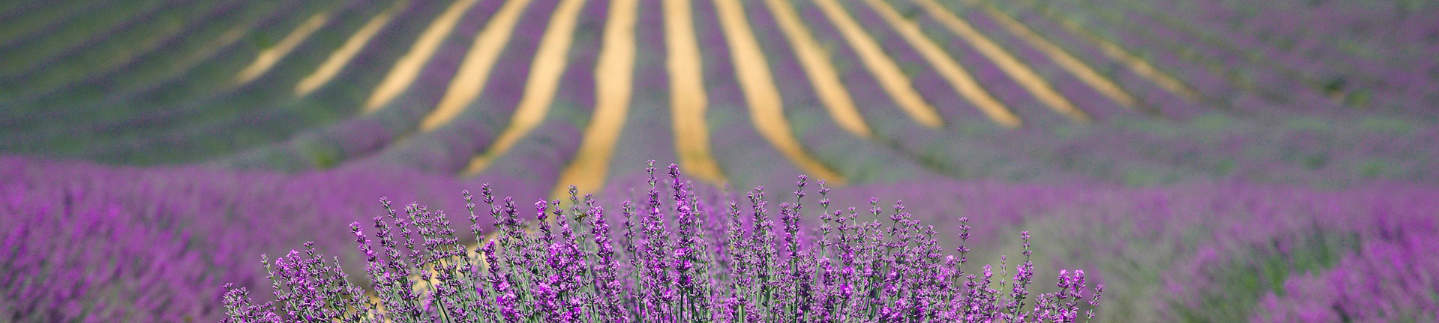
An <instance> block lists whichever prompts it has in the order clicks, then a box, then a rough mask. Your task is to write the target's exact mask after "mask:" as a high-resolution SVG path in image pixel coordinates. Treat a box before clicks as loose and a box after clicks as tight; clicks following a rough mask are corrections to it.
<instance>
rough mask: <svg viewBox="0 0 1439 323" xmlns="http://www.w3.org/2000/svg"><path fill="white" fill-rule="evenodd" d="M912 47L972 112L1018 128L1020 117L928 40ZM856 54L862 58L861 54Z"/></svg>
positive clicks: (878, 79) (1000, 123) (1008, 126)
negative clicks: (977, 111) (967, 104)
mask: <svg viewBox="0 0 1439 323" xmlns="http://www.w3.org/2000/svg"><path fill="white" fill-rule="evenodd" d="M841 13H843V12H841ZM850 21H851V24H853V20H850ZM912 44H913V45H914V46H915V49H916V50H917V51H918V52H919V53H920V55H922V56H924V59H925V60H926V61H929V64H930V65H932V66H933V67H934V69H935V73H938V74H939V75H940V76H941V77H944V79H945V80H947V81H949V84H950V86H952V87H954V90H955V92H957V93H959V95H960V96H961V97H963V98H964V99H965V100H967V101H969V103H971V104H974V106H975V108H977V109H979V111H980V112H983V113H984V114H985V116H987V117H989V119H990V120H991V121H994V122H995V123H997V124H999V125H1001V126H1004V127H1006V128H1017V127H1019V126H1020V124H1021V121H1020V119H1019V116H1017V115H1015V114H1014V112H1012V111H1010V110H1009V108H1007V107H1005V106H1004V103H1001V102H999V100H998V99H995V98H994V96H992V95H990V94H989V92H988V91H985V89H984V87H983V86H981V85H980V84H979V82H978V81H975V79H974V76H972V75H970V74H969V71H966V70H965V69H964V67H963V66H961V65H959V62H956V61H955V60H954V58H952V57H950V56H949V54H946V53H945V52H944V50H943V49H940V48H939V46H938V45H935V44H934V43H933V42H929V41H927V40H926V41H922V42H914V43H912ZM875 46H876V48H874V50H880V49H879V48H878V47H877V46H878V45H875ZM856 52H859V50H858V48H856ZM859 54H861V55H862V53H859ZM876 80H877V81H883V80H882V78H876ZM881 87H883V83H881Z"/></svg>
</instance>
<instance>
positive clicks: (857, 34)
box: [815, 0, 944, 128]
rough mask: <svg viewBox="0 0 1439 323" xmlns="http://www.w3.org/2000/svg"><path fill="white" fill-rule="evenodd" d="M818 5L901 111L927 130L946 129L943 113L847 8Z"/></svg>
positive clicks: (824, 0)
mask: <svg viewBox="0 0 1439 323" xmlns="http://www.w3.org/2000/svg"><path fill="white" fill-rule="evenodd" d="M815 4H817V5H819V8H820V10H821V11H824V14H825V16H826V17H829V21H830V22H832V23H834V25H835V27H837V28H838V29H839V32H840V34H841V35H843V36H844V39H845V42H847V43H849V46H850V47H851V48H854V51H855V53H857V54H859V58H860V61H862V62H863V63H864V67H865V68H867V69H868V70H869V72H870V73H871V74H874V77H875V79H876V80H878V81H879V84H880V86H881V87H882V88H884V91H885V92H886V93H888V94H889V96H890V97H891V98H893V99H894V101H895V103H896V104H898V105H899V108H900V109H903V110H904V112H905V113H908V114H909V117H910V118H913V119H914V120H915V121H917V122H919V123H920V124H922V125H924V126H926V127H930V128H938V127H941V126H943V125H944V120H943V119H942V118H940V116H939V113H938V112H935V109H934V107H933V106H931V105H930V104H929V103H928V102H925V101H924V97H923V96H921V95H920V94H919V91H917V90H915V89H914V86H913V85H911V84H910V81H909V77H908V76H906V75H905V74H904V72H903V71H902V70H900V68H899V64H896V63H895V62H894V60H893V59H890V58H889V55H886V54H885V53H884V49H882V48H881V47H880V46H879V43H877V42H875V41H874V39H873V38H870V37H869V35H868V34H865V32H864V29H863V27H860V25H859V23H858V22H855V21H854V18H851V17H850V16H849V13H846V12H845V9H844V5H841V4H839V3H838V2H835V1H834V0H818V1H815Z"/></svg>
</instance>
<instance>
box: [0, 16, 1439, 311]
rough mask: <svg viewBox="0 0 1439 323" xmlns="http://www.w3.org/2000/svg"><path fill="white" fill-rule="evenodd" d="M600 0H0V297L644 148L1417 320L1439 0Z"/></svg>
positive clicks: (242, 276) (286, 240)
mask: <svg viewBox="0 0 1439 323" xmlns="http://www.w3.org/2000/svg"><path fill="white" fill-rule="evenodd" d="M625 4H626V2H624V1H614V2H611V1H581V0H511V1H500V0H458V1H453V2H452V1H424V0H396V1H386V0H317V1H270V0H264V1H238V0H166V1H160V0H85V1H11V2H4V3H0V245H3V247H0V253H4V255H3V256H0V295H3V297H0V314H4V315H3V316H0V317H3V318H5V319H9V320H19V321H31V320H35V321H71V320H93V321H107V320H108V321H185V320H196V321H214V320H217V319H219V318H220V316H221V315H222V314H223V313H222V312H221V311H222V310H223V308H222V307H220V303H219V297H220V295H221V294H222V293H223V292H224V291H223V290H222V289H221V288H220V286H222V285H223V284H224V283H227V282H235V283H237V284H239V285H243V286H248V287H249V288H251V289H252V290H255V291H256V292H255V294H256V295H257V296H258V297H259V298H261V299H264V298H267V297H269V296H268V288H269V287H268V286H267V284H266V281H265V280H264V272H263V270H262V269H263V268H262V267H260V266H257V264H256V263H255V262H256V259H259V255H260V254H262V253H266V254H270V255H276V254H283V252H284V251H287V250H289V249H290V248H295V247H297V246H299V245H300V244H301V243H303V242H304V241H307V240H315V241H316V242H317V243H318V246H319V249H320V250H322V251H324V252H325V253H326V254H330V255H337V256H340V257H341V258H342V260H344V262H345V263H346V264H347V265H351V266H355V267H350V268H348V269H350V270H351V271H352V272H360V271H362V269H361V268H359V267H358V266H357V265H356V264H359V263H363V261H362V260H360V257H361V256H360V255H359V254H358V253H356V252H355V249H354V246H353V241H351V240H352V236H351V235H349V232H348V228H347V227H346V225H347V224H348V223H349V222H351V221H357V220H358V221H365V220H367V219H369V218H370V217H372V216H375V215H378V214H379V212H382V211H381V210H380V209H379V207H378V202H377V201H378V199H379V198H380V197H381V196H387V197H389V199H391V200H394V201H400V202H408V201H421V202H423V203H427V204H430V205H432V206H436V207H440V208H442V209H444V210H447V211H450V212H451V213H452V214H451V216H452V217H454V218H455V220H454V221H452V222H454V223H467V221H468V219H467V218H464V217H462V216H459V214H460V213H462V211H463V204H464V203H463V201H462V200H461V199H460V191H461V190H463V189H471V190H475V189H478V187H479V186H480V185H481V184H482V183H490V184H492V185H494V186H495V187H496V189H497V191H498V192H499V193H500V194H503V195H511V196H515V197H516V198H517V199H519V200H521V201H527V200H533V199H542V198H547V197H556V196H559V195H558V193H560V192H563V191H564V189H565V188H566V187H567V186H568V185H570V184H574V185H578V186H579V189H580V191H581V192H584V193H589V192H594V193H599V194H600V195H601V197H605V196H610V197H612V198H615V199H617V198H621V197H625V196H628V194H629V193H627V192H628V191H627V190H628V189H631V188H633V187H636V186H637V185H640V184H642V183H643V180H642V178H641V176H643V175H644V172H643V170H644V169H643V166H644V163H645V161H647V160H657V161H659V162H661V163H668V162H676V163H678V164H679V165H680V166H681V167H682V168H684V169H685V171H686V173H687V174H688V175H689V176H690V177H691V178H693V179H694V180H695V181H696V182H697V183H703V184H709V185H710V186H713V187H716V188H728V189H729V190H731V191H734V190H743V189H747V188H750V187H754V186H765V187H767V188H769V189H770V190H771V192H785V191H787V190H789V189H791V187H792V186H793V182H794V176H795V175H798V174H801V173H805V174H809V175H810V176H812V177H814V178H817V179H821V180H825V181H827V182H828V183H830V184H832V185H833V186H836V187H837V188H836V190H835V195H836V196H835V198H834V199H835V200H836V204H837V205H841V206H851V205H853V206H857V207H861V208H864V207H867V206H868V204H867V202H866V201H867V200H868V198H869V197H870V196H877V197H879V198H880V199H881V200H882V201H885V202H884V203H886V204H888V203H892V202H893V201H895V200H903V201H904V203H905V205H906V207H908V208H909V209H910V210H912V211H913V212H914V213H915V214H916V215H917V216H919V217H920V218H922V219H923V220H924V221H925V223H927V224H932V225H935V226H936V227H937V229H939V230H940V232H946V231H950V230H953V226H955V225H957V223H956V219H957V218H958V217H961V216H967V217H969V218H970V219H971V220H972V222H974V224H973V225H975V227H976V228H977V231H976V232H975V233H974V236H975V239H976V240H977V242H978V247H976V248H975V249H977V250H981V251H982V252H981V253H980V254H979V258H980V261H981V262H997V260H998V257H999V255H1000V254H1001V253H1008V254H1015V253H1017V252H1018V250H1019V247H1018V246H1017V245H1016V244H1017V242H1016V241H1017V240H1015V239H1013V237H1015V236H1016V235H1017V234H1018V232H1019V231H1021V230H1030V231H1033V232H1034V233H1035V236H1036V239H1035V241H1036V245H1035V252H1036V255H1037V257H1038V258H1037V262H1038V263H1039V264H1040V267H1042V268H1057V267H1079V268H1092V269H1090V271H1091V274H1092V275H1093V276H1092V277H1093V279H1098V280H1099V281H1102V282H1104V283H1105V284H1106V285H1108V287H1107V291H1108V292H1107V293H1106V297H1107V300H1106V303H1105V308H1104V309H1103V310H1102V311H1101V312H1100V313H1101V317H1100V318H1099V319H1100V320H1102V321H1236V320H1268V321H1332V320H1355V321H1371V320H1380V321H1406V320H1407V321H1429V320H1435V319H1439V292H1436V291H1439V257H1436V256H1434V255H1433V254H1432V253H1431V252H1429V250H1433V248H1435V247H1439V245H1436V243H1439V222H1436V221H1439V144H1436V143H1439V127H1436V126H1435V125H1436V122H1439V110H1436V106H1439V86H1436V83H1439V82H1436V81H1439V58H1436V57H1439V55H1436V53H1439V19H1435V17H1439V3H1435V2H1431V1H1402V0H1401V1H1383V2H1372V1H1367V2H1356V1H1307V0H1270V1H1227V0H1213V1H1141V0H1099V1H1073V0H1047V1H1045V0H1014V1H988V0H961V1H945V0H854V1H847V0H815V1H808V0H805V1H791V0H755V1H729V0H715V1H671V0H664V1H661V0H641V1H638V3H637V4H635V5H633V6H629V5H625ZM771 195H772V196H778V197H781V198H782V197H784V196H786V194H771ZM614 202H618V200H616V201H614ZM809 221H812V220H809ZM946 242H949V243H953V242H954V241H950V240H946ZM947 247H948V248H953V245H951V246H947ZM1011 257H1012V256H1011ZM1041 277H1042V279H1040V280H1039V282H1040V283H1041V284H1045V286H1052V285H1053V280H1044V279H1043V277H1044V276H1043V275H1041ZM0 320H4V319H0Z"/></svg>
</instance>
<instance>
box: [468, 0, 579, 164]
mask: <svg viewBox="0 0 1439 323" xmlns="http://www.w3.org/2000/svg"><path fill="white" fill-rule="evenodd" d="M584 4H585V3H584V1H583V0H565V2H563V3H560V6H559V7H557V8H555V13H554V16H553V17H551V18H550V25H549V27H548V29H546V30H545V35H544V36H542V37H543V38H542V39H541V40H540V47H539V49H538V50H536V52H535V60H534V62H533V63H531V65H530V78H529V79H528V80H526V81H525V94H524V96H523V97H521V98H520V104H519V106H518V107H516V108H515V114H514V116H513V117H511V119H510V125H509V127H506V128H505V131H504V132H502V133H500V136H499V137H497V138H496V139H495V142H494V144H491V145H490V147H489V148H488V149H487V150H486V151H485V152H484V153H483V154H481V155H479V156H477V157H475V158H474V159H471V160H470V163H469V166H466V167H465V170H464V172H462V173H463V174H464V175H467V176H469V175H476V174H479V173H480V172H481V171H484V170H485V167H488V166H489V165H490V162H492V161H494V160H495V158H496V157H499V156H500V155H503V154H504V153H505V151H506V150H509V149H510V147H511V146H514V145H515V143H516V142H519V141H520V138H524V136H525V134H528V133H529V132H530V130H534V128H535V126H538V125H539V124H540V121H543V120H544V119H545V114H547V113H548V112H549V109H550V102H552V101H554V98H555V91H557V90H559V87H560V76H562V74H564V72H565V64H566V63H568V61H567V60H566V56H565V54H567V53H569V51H570V44H571V43H572V42H573V41H574V34H575V26H576V25H577V24H576V21H577V20H578V18H579V15H580V8H582V7H584Z"/></svg>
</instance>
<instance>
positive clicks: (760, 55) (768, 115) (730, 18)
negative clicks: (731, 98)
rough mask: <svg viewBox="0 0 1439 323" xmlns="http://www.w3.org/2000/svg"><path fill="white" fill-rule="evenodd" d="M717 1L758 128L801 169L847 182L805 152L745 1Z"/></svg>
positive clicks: (766, 138)
mask: <svg viewBox="0 0 1439 323" xmlns="http://www.w3.org/2000/svg"><path fill="white" fill-rule="evenodd" d="M714 5H715V8H716V9H717V10H716V11H718V13H719V18H720V24H721V25H723V28H724V31H725V33H724V34H725V40H726V42H727V43H729V47H730V50H731V51H732V55H731V59H732V60H733V63H734V67H735V76H736V77H737V78H738V80H739V83H740V87H741V89H742V90H743V91H744V93H745V100H746V101H747V103H748V105H749V111H750V119H751V121H753V122H754V127H755V129H756V130H758V131H759V133H760V135H761V136H764V138H765V140H767V141H769V143H770V145H773V146H774V147H775V149H777V150H779V151H780V153H783V154H784V155H785V157H786V158H788V159H789V160H790V162H792V163H794V164H795V166H798V167H799V168H800V170H803V171H804V172H806V173H809V174H811V175H814V176H815V177H818V178H820V179H823V180H825V181H827V182H829V183H831V184H834V185H844V183H845V179H844V177H842V176H841V175H839V173H836V172H835V171H833V170H831V169H830V168H829V167H828V166H826V165H824V164H823V163H821V162H820V161H819V160H817V159H815V158H814V157H812V156H810V155H809V153H807V152H805V151H804V148H803V147H801V146H800V144H799V141H798V140H796V139H795V138H794V133H793V132H791V131H790V129H789V120H786V119H785V116H784V106H783V100H781V99H780V94H779V89H778V88H776V87H775V85H774V79H773V78H772V77H771V76H770V74H769V73H770V71H769V64H768V63H766V62H765V56H764V52H763V51H761V50H760V47H759V43H758V42H757V41H756V40H755V39H754V33H753V31H751V30H750V26H749V21H747V20H745V19H746V18H745V13H744V8H743V7H742V5H741V4H740V3H739V2H738V1H731V0H715V1H714Z"/></svg>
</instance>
